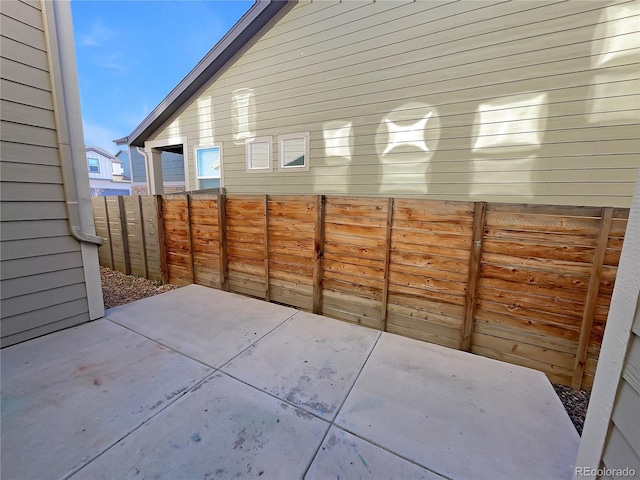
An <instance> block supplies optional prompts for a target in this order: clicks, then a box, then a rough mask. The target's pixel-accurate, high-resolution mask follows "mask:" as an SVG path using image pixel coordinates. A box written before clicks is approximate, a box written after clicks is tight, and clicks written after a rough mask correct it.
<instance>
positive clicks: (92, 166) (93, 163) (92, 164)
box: [87, 158, 100, 173]
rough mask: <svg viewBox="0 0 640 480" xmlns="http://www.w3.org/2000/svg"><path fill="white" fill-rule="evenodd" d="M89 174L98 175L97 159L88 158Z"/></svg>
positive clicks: (98, 163)
mask: <svg viewBox="0 0 640 480" xmlns="http://www.w3.org/2000/svg"><path fill="white" fill-rule="evenodd" d="M87 162H88V163H89V173H100V160H98V159H97V158H88V159H87Z"/></svg>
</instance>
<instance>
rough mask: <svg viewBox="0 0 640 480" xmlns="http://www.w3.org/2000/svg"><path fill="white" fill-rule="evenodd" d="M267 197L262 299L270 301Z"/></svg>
mask: <svg viewBox="0 0 640 480" xmlns="http://www.w3.org/2000/svg"><path fill="white" fill-rule="evenodd" d="M269 284H270V275H269V195H265V196H264V299H265V300H266V301H267V302H269V301H271V292H270V290H269Z"/></svg>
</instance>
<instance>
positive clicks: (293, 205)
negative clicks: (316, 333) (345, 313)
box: [268, 196, 318, 311]
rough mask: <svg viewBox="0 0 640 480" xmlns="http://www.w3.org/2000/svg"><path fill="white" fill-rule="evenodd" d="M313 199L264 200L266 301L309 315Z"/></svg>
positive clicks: (311, 279)
mask: <svg viewBox="0 0 640 480" xmlns="http://www.w3.org/2000/svg"><path fill="white" fill-rule="evenodd" d="M316 207H317V205H316V199H315V197H306V196H295V197H294V196H289V197H278V196H269V197H268V208H269V210H268V212H269V215H268V229H269V235H268V253H269V264H268V269H269V272H268V273H269V298H270V299H271V300H273V301H276V302H279V303H285V304H287V305H291V306H293V307H296V308H299V309H301V310H307V311H313V294H314V291H313V288H314V286H313V285H314V282H313V278H314V267H315V264H316V256H315V249H314V238H315V237H314V235H315V221H316V215H317V214H318V212H317V211H316Z"/></svg>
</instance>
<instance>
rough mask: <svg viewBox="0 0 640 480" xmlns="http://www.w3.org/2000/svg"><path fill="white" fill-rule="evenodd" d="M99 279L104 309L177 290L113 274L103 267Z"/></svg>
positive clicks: (172, 286) (145, 280)
mask: <svg viewBox="0 0 640 480" xmlns="http://www.w3.org/2000/svg"><path fill="white" fill-rule="evenodd" d="M100 277H101V279H102V296H103V297H104V308H105V309H106V308H112V307H117V306H118V305H124V304H125V303H130V302H135V301H136V300H140V299H142V298H147V297H151V296H153V295H158V294H160V293H164V292H168V291H169V290H175V289H176V288H178V287H176V286H175V285H160V283H158V282H152V281H151V280H147V279H144V278H140V277H135V276H133V275H125V274H124V273H120V272H114V271H113V270H109V269H108V268H104V267H100Z"/></svg>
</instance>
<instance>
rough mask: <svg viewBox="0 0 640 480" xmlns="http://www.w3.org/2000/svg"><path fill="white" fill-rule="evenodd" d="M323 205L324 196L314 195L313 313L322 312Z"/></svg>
mask: <svg viewBox="0 0 640 480" xmlns="http://www.w3.org/2000/svg"><path fill="white" fill-rule="evenodd" d="M324 206H325V196H324V195H316V197H315V214H316V218H315V224H314V230H313V231H314V237H313V250H314V263H313V313H315V314H318V315H320V314H322V258H323V257H324Z"/></svg>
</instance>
